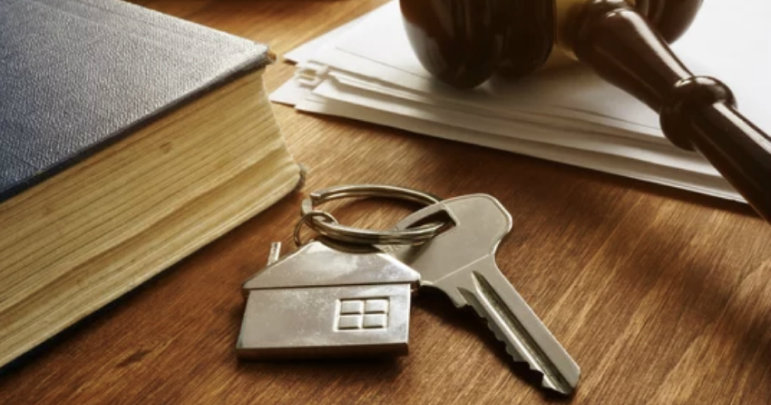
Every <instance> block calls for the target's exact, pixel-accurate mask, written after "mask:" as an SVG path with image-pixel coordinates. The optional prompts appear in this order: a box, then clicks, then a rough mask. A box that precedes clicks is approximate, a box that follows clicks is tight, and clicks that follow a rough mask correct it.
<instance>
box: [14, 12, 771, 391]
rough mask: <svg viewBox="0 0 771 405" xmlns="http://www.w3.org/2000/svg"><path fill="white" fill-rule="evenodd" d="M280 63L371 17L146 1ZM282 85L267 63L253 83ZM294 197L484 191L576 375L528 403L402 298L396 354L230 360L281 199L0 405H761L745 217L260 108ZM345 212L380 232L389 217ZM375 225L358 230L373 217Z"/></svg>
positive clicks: (763, 274) (482, 338)
mask: <svg viewBox="0 0 771 405" xmlns="http://www.w3.org/2000/svg"><path fill="white" fill-rule="evenodd" d="M142 3H144V4H145V5H147V6H149V7H151V8H154V9H158V10H161V11H164V12H167V13H170V14H174V15H178V16H180V17H182V18H186V19H189V20H192V21H196V22H199V23H202V24H205V25H209V26H212V27H215V28H219V29H222V30H225V31H229V32H232V33H234V34H237V35H241V36H244V37H247V38H253V39H255V40H259V41H263V42H268V43H269V44H270V45H271V46H272V48H273V50H274V51H275V52H276V53H278V54H282V53H284V52H286V51H288V50H290V49H292V48H294V47H295V46H297V45H299V44H301V43H303V42H304V41H306V40H308V39H311V38H312V37H314V36H316V35H318V34H321V33H323V32H325V31H326V30H328V29H330V28H333V27H335V26H337V25H339V24H341V23H343V22H345V21H348V20H350V19H352V18H354V17H356V16H359V15H361V14H363V13H364V12H366V11H368V10H370V9H372V8H374V7H375V6H377V5H379V4H382V3H383V1H382V0H338V1H333V0H315V1H300V0H291V1H290V0H261V1H257V0H254V1H235V0H234V1H213V0H197V1H182V0H179V1H162V0H157V1H152V0H146V1H143V2H142ZM291 74H292V67H291V66H289V65H286V64H284V63H277V64H275V65H274V66H272V67H270V68H269V71H268V73H267V75H266V85H267V87H268V89H269V90H273V89H276V88H277V87H278V86H279V85H280V84H282V83H283V82H284V81H285V80H287V79H288V78H289V77H290V76H291ZM274 109H275V112H276V115H277V117H278V120H279V123H280V125H281V126H282V127H283V130H284V134H285V135H286V138H287V141H288V143H289V145H290V149H291V150H292V152H293V153H294V154H295V156H296V157H297V159H298V160H299V161H301V162H303V163H304V164H305V165H307V166H308V167H309V168H310V175H309V177H308V182H307V185H306V187H305V191H310V190H314V189H318V188H322V187H326V186H331V185H337V184H346V183H363V182H373V183H391V184H399V185H404V186H409V187H414V188H419V189H423V190H427V191H431V192H433V193H435V194H438V195H441V196H455V195H460V194H465V193H473V192H486V193H491V194H493V195H495V196H496V197H497V198H499V199H500V200H501V201H502V202H503V204H504V205H505V206H506V207H507V208H508V209H509V210H510V211H511V212H512V214H513V216H514V219H515V227H514V230H513V232H512V233H511V234H510V235H509V237H508V238H507V239H505V240H504V242H503V244H502V245H501V247H500V252H499V254H498V262H499V264H500V267H501V268H502V269H503V271H504V272H505V273H506V275H507V276H508V278H509V279H510V280H511V281H512V283H513V284H514V285H515V286H516V288H517V289H518V290H519V292H520V293H521V294H522V295H523V296H524V297H525V298H526V299H527V301H528V302H529V303H530V305H531V306H532V308H533V309H534V310H535V312H536V313H537V314H539V315H540V316H541V318H542V319H543V320H544V322H545V323H546V324H547V325H548V327H549V328H550V329H551V330H552V332H553V333H554V334H555V335H556V336H557V337H558V339H559V340H560V341H561V342H562V343H563V345H564V346H565V347H566V348H567V350H568V351H569V352H570V353H571V354H572V355H573V357H574V358H575V359H576V361H577V362H578V363H579V364H580V366H581V368H582V379H581V383H580V385H579V388H578V390H577V392H576V394H575V396H574V397H573V398H569V399H559V398H555V397H550V396H544V395H543V394H542V392H541V391H540V390H538V389H537V388H536V385H537V384H536V383H534V382H533V379H532V375H531V374H530V373H528V372H527V371H526V370H525V368H524V367H520V366H512V364H511V362H510V361H509V360H510V359H509V358H508V357H507V355H506V353H505V351H504V350H503V346H502V344H500V343H499V342H498V341H496V340H495V339H494V338H493V337H492V334H491V333H489V332H488V330H487V329H486V327H485V326H484V324H483V323H482V322H480V321H479V320H478V319H477V318H476V317H475V316H474V315H473V314H472V313H471V312H469V311H458V310H455V309H454V308H453V307H452V305H451V304H450V303H449V301H448V300H447V299H446V298H445V297H443V296H441V295H439V294H431V293H421V294H420V295H419V296H418V297H416V299H415V300H414V308H413V310H412V317H413V318H412V323H411V328H412V330H411V333H410V335H411V336H410V339H411V342H410V354H409V355H408V356H405V357H402V358H398V359H393V360H385V361H383V360H381V361H371V360H360V361H297V362H274V363H270V362H241V361H238V360H237V359H236V356H235V354H234V351H233V347H234V344H235V339H236V335H237V332H238V328H239V323H240V319H241V315H242V311H243V299H242V296H241V292H240V289H239V288H240V285H241V283H242V282H243V281H244V280H245V279H246V278H247V277H248V276H250V275H251V274H252V273H254V272H255V271H256V270H258V269H259V268H261V266H262V265H263V263H264V261H265V258H266V255H267V251H268V247H269V243H270V241H272V240H276V239H278V240H283V241H284V242H285V243H286V245H287V246H289V245H290V234H291V227H292V225H293V224H294V222H295V221H296V220H297V218H298V216H297V213H298V209H299V202H300V201H301V199H302V198H303V194H301V193H300V194H295V195H292V196H289V197H287V198H285V199H284V200H282V201H281V202H279V203H278V204H276V205H275V206H273V207H272V208H270V209H269V210H267V211H266V212H264V213H262V214H260V215H259V216H257V217H255V218H254V219H252V220H251V221H249V222H247V223H246V224H244V225H243V226H241V227H239V228H238V229H236V230H235V231H233V232H231V233H229V234H228V235H226V236H225V237H223V238H222V239H220V240H218V241H216V242H214V243H212V244H211V245H209V246H207V247H206V248H204V249H202V250H201V251H199V252H198V253H196V254H194V255H193V256H191V257H190V258H188V259H186V260H184V261H182V262H181V263H179V264H178V265H176V266H174V267H173V268H171V269H169V270H168V271H166V272H165V273H164V274H163V275H162V276H160V277H157V278H155V279H154V280H152V281H151V282H149V283H147V284H145V285H144V286H143V287H141V288H139V289H137V290H136V291H134V292H132V293H130V294H128V296H126V297H125V298H123V299H121V300H119V301H118V302H117V303H115V304H114V305H111V306H109V307H108V308H106V309H104V310H102V311H100V312H99V313H97V314H95V315H94V316H91V317H90V318H89V319H87V320H86V321H85V322H81V323H79V324H78V325H77V326H75V327H73V328H71V329H69V330H68V331H66V332H65V333H63V334H61V335H60V336H59V337H57V338H56V339H54V340H53V341H52V342H49V343H47V344H45V345H44V346H43V347H42V348H39V349H37V350H36V351H35V352H33V353H32V354H30V355H28V356H26V357H25V358H24V360H23V361H21V362H19V363H17V364H16V365H15V366H14V367H12V368H10V369H6V370H4V371H3V375H2V376H0V403H8V404H19V403H61V402H63V401H65V402H71V403H83V402H98V403H113V402H117V403H163V404H168V403H228V404H229V403H243V402H253V403H298V402H314V403H315V402H324V403H331V402H332V403H333V402H338V403H350V402H355V401H356V402H366V403H369V402H377V403H395V402H407V403H423V402H426V403H480V402H485V403H500V402H504V401H505V402H515V403H526V404H530V403H541V402H554V401H557V402H559V401H563V402H574V403H597V404H634V403H646V402H650V403H673V402H679V403H683V402H684V403H737V404H739V403H740V404H768V403H771V282H769V280H771V227H769V226H768V225H766V224H765V223H764V222H763V221H762V220H760V219H759V218H757V217H756V216H755V215H754V214H753V213H752V212H751V211H750V210H749V208H747V207H745V206H742V205H739V204H734V203H729V202H724V201H720V200H716V199H712V198H707V197H702V196H697V195H694V194H690V193H686V192H681V191H677V190H672V189H668V188H664V187H659V186H654V185H649V184H644V183H641V182H636V181H632V180H626V179H622V178H619V177H614V176H610V175H605V174H601V173H596V172H593V171H588V170H582V169H577V168H574V167H569V166H563V165H559V164H555V163H550V162H546V161H542V160H538V159H532V158H528V157H524V156H519V155H514V154H510V153H504V152H500V151H495V150H491V149H485V148H481V147H475V146H469V145H463V144H459V143H452V142H448V141H442V140H436V139H432V138H428V137H423V136H419V135H416V134H411V133H407V132H404V131H398V130H394V129H389V128H383V127H378V126H374V125H369V124H362V123H358V122H354V121H349V120H342V119H334V118H327V117H316V116H311V115H305V114H299V113H296V112H295V111H293V110H292V109H290V108H288V107H284V106H275V107H274ZM381 206H382V205H381V204H380V203H372V202H369V203H367V202H365V203H359V204H353V205H352V206H350V207H348V208H347V209H346V210H345V211H339V213H338V214H339V215H340V217H341V219H342V220H343V221H345V222H347V223H355V224H358V225H362V226H371V227H381V228H385V227H388V226H390V224H392V223H394V222H395V221H396V220H397V218H398V217H399V215H401V214H403V213H404V212H405V210H404V207H390V206H386V207H387V208H381ZM373 210H374V212H375V214H373Z"/></svg>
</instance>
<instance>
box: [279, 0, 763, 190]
mask: <svg viewBox="0 0 771 405" xmlns="http://www.w3.org/2000/svg"><path fill="white" fill-rule="evenodd" d="M739 3H741V4H739ZM770 12H771V6H769V5H768V4H766V3H765V0H743V1H742V2H730V1H712V2H707V4H705V6H704V8H703V10H702V12H701V13H700V15H699V17H698V18H697V21H696V23H695V24H694V25H693V27H692V28H691V29H690V30H689V32H688V33H687V34H686V35H685V36H684V37H683V38H682V39H681V40H680V41H679V42H678V43H677V44H676V46H675V49H676V52H677V53H678V54H679V55H680V56H681V58H682V59H683V60H684V61H685V63H686V64H687V65H688V66H689V67H690V68H691V69H692V70H693V71H695V72H696V73H698V74H710V75H714V76H715V77H718V78H720V79H721V80H723V81H724V82H726V83H727V84H728V85H729V86H731V87H732V89H733V90H734V92H735V93H736V96H737V98H738V99H739V100H740V102H741V106H742V111H743V113H744V114H745V115H747V116H748V117H750V118H751V119H753V120H754V121H755V122H756V123H757V124H758V125H759V126H760V127H761V128H765V129H766V130H768V129H769V128H771V117H769V115H768V114H767V113H766V111H765V110H766V108H765V105H764V103H763V100H762V99H761V98H760V97H761V95H763V94H771V79H770V78H769V77H770V76H769V75H768V72H769V71H771V42H770V41H771V40H770V39H769V38H771V35H770V34H771V30H770V29H768V28H767V27H766V25H765V24H766V23H765V21H763V20H764V19H765V18H764V17H767V16H771V13H770ZM718 28H720V29H718ZM286 58H287V59H289V60H291V61H294V62H297V70H296V74H295V77H294V78H293V79H292V80H290V81H289V82H287V83H286V84H285V85H284V86H282V87H281V88H280V89H279V90H277V91H276V92H275V93H273V94H272V96H271V99H272V100H273V101H276V102H281V103H288V104H292V105H294V106H295V107H296V108H297V109H298V110H302V111H308V112H315V113H321V114H329V115H336V116H342V117H348V118H353V119H357V120H362V121H368V122H374V123H378V124H382V125H388V126H392V127H397V128H402V129H406V130H409V131H413V132H417V133H421V134H427V135H432V136H437V137H441V138H446V139H452V140H456V141H461V142H469V143H474V144H479V145H484V146H488V147H493V148H497V149H503V150H507V151H511V152H516V153H521V154H525V155H530V156H535V157H539V158H543V159H548V160H553V161H558V162H562V163H567V164H572V165H576V166H581V167H586V168H591V169H596V170H601V171H604V172H609V173H614V174H619V175H622V176H628V177H632V178H636V179H641V180H646V181H650V182H654V183H659V184H664V185H670V186H674V187H679V188H683V189H687V190H692V191H696V192H701V193H705V194H709V195H713V196H718V197H722V198H727V199H732V200H737V201H742V198H741V196H739V195H738V194H737V193H736V192H735V191H734V190H733V188H732V187H731V186H730V185H729V184H728V183H727V182H726V181H725V180H724V179H723V178H722V177H721V176H720V175H719V174H718V173H717V171H715V170H714V169H713V168H712V166H711V165H710V164H709V163H708V162H707V161H706V160H705V159H704V158H702V157H701V156H700V155H698V154H696V153H691V152H686V151H682V150H680V149H677V148H675V147H674V146H672V145H671V144H670V143H669V142H668V141H667V140H666V139H665V138H664V137H663V135H662V134H661V131H660V129H659V127H658V118H657V116H656V114H654V113H653V112H651V111H649V110H648V109H647V107H645V106H644V105H643V104H641V103H640V102H638V101H636V100H635V99H633V98H632V97H631V96H628V95H627V94H625V93H623V92H622V91H620V90H617V89H615V88H614V87H612V86H610V85H608V84H606V83H604V82H603V81H602V80H601V79H599V78H598V77H597V76H595V75H594V74H593V73H592V72H590V71H589V70H588V69H586V68H583V67H581V66H579V65H578V64H570V65H568V66H563V67H561V68H554V69H544V70H542V71H540V72H538V73H536V74H533V75H531V76H530V77H527V78H525V79H522V80H520V81H517V82H501V81H500V80H498V81H493V82H491V83H487V84H485V85H483V86H481V87H479V88H477V89H475V90H456V89H453V88H450V87H449V86H445V85H442V84H440V83H438V82H437V81H436V80H435V79H433V78H432V77H431V76H430V74H429V73H428V72H426V71H425V70H424V69H423V68H422V66H421V65H420V63H419V62H418V60H417V58H416V57H415V56H414V54H413V53H412V50H411V48H410V45H409V42H408V40H407V37H406V34H405V32H404V28H403V25H402V20H401V16H400V13H399V8H398V3H397V2H391V3H388V4H386V5H385V6H383V7H381V8H379V9H377V10H375V11H373V12H371V13H369V14H368V15H365V16H364V17H362V18H360V19H358V20H356V21H353V22H351V23H349V24H347V25H345V26H343V27H340V28H338V29H336V30H334V31H332V32H330V33H328V34H326V35H324V36H322V37H320V38H317V39H315V40H313V41H311V42H309V43H307V44H305V45H303V46H301V47H300V48H298V49H296V50H294V51H292V52H290V53H289V54H287V55H286Z"/></svg>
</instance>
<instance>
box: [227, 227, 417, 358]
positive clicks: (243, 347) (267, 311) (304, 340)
mask: <svg viewBox="0 0 771 405" xmlns="http://www.w3.org/2000/svg"><path fill="white" fill-rule="evenodd" d="M419 279H420V275H419V274H418V273H417V272H416V271H415V270H413V269H411V268H410V267H409V266H407V265H405V264H403V263H402V262H400V261H398V260H397V259H395V258H393V257H391V256H389V255H388V254H385V253H380V252H366V253H351V252H343V251H341V250H337V249H333V248H331V247H329V246H327V245H326V244H324V243H322V242H318V241H316V242H311V243H309V244H307V245H305V246H303V247H301V248H300V249H299V250H297V251H296V252H294V253H292V254H290V255H287V256H286V257H284V258H282V259H280V260H278V261H275V262H274V263H269V265H268V266H267V267H266V268H265V269H264V270H262V271H261V272H259V273H257V274H256V275H255V276H253V277H252V278H250V279H249V280H247V281H246V282H245V283H244V285H243V289H244V293H245V294H246V296H247V298H246V309H245V312H244V318H243V322H242V325H241V332H240V334H239V336H238V343H237V345H236V350H237V352H238V355H239V356H241V357H251V358H277V357H278V358H281V357H284V358H299V357H322V356H341V357H347V356H358V355H399V354H405V353H406V352H407V341H408V337H409V317H410V295H411V290H412V288H413V286H415V285H416V283H417V282H418V281H419Z"/></svg>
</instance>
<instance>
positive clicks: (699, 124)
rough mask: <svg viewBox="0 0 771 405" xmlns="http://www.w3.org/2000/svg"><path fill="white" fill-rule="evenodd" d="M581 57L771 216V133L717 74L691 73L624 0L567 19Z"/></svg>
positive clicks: (603, 0) (596, 1)
mask: <svg viewBox="0 0 771 405" xmlns="http://www.w3.org/2000/svg"><path fill="white" fill-rule="evenodd" d="M568 30H569V31H568V32H569V35H568V38H570V41H571V43H570V44H569V45H570V46H572V49H573V51H574V52H575V54H576V56H577V57H578V59H579V60H581V61H583V62H584V63H586V64H588V65H590V66H592V67H593V68H594V69H595V70H596V71H597V72H598V73H599V74H600V75H601V76H602V77H603V78H605V79H606V80H608V81H610V82H611V83H613V84H615V85H617V86H618V87H620V88H622V89H624V90H625V91H627V92H629V93H631V94H632V95H634V96H635V97H637V98H638V99H640V100H642V101H643V102H645V103H646V104H647V105H648V106H650V107H651V108H653V109H654V110H655V111H658V112H659V114H660V120H661V121H660V122H661V128H662V130H663V131H664V134H665V135H666V136H667V138H669V139H670V140H671V141H672V142H673V143H674V144H675V145H677V146H679V147H681V148H684V149H689V150H693V149H697V150H698V151H699V152H701V153H702V154H703V155H704V156H705V157H706V158H707V159H708V160H709V161H710V162H711V163H712V164H713V165H714V166H715V168H717V170H718V171H720V173H721V174H722V175H723V177H725V178H726V179H727V180H728V181H729V182H730V183H731V184H732V185H733V186H734V187H735V188H736V189H737V190H738V191H739V193H741V194H742V195H743V196H744V198H745V199H747V201H748V202H749V203H750V205H752V206H753V207H754V208H755V210H756V211H757V212H758V213H759V214H760V215H761V216H762V217H763V218H765V219H766V221H768V222H771V137H769V136H768V135H767V134H765V133H764V132H763V131H762V130H761V129H760V128H758V127H757V126H756V125H755V124H753V123H752V122H750V121H749V120H748V119H747V118H745V117H744V116H742V115H741V114H740V113H739V112H738V111H737V110H736V108H735V101H734V98H733V95H732V93H731V90H730V89H729V88H728V87H727V86H726V85H725V84H723V83H721V82H720V81H718V80H716V79H713V78H710V77H704V76H694V75H693V74H692V73H691V72H690V71H689V70H688V69H687V68H686V67H685V66H684V65H683V63H682V62H681V61H680V60H679V59H678V58H677V57H676V56H675V55H674V54H673V53H672V50H671V49H670V48H669V46H668V45H667V44H666V42H665V41H664V40H663V39H662V38H661V37H660V36H659V35H658V34H657V33H656V32H655V31H654V30H653V29H652V28H651V27H650V25H648V23H647V21H646V20H645V18H644V17H642V16H641V15H640V14H638V13H637V12H636V11H635V10H634V9H633V8H632V7H631V6H629V5H628V4H627V3H626V2H625V1H624V0H593V1H591V2H589V3H587V4H586V5H585V6H584V7H583V8H582V9H581V10H580V11H579V12H577V13H576V14H575V15H574V16H572V17H571V18H570V20H569V26H568Z"/></svg>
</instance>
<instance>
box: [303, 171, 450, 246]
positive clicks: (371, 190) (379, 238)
mask: <svg viewBox="0 0 771 405" xmlns="http://www.w3.org/2000/svg"><path fill="white" fill-rule="evenodd" d="M362 197H381V198H395V199H400V200H405V201H410V202H415V203H418V204H422V205H432V204H436V203H438V202H439V201H440V200H441V199H440V198H438V197H436V196H433V195H431V194H428V193H424V192H422V191H417V190H413V189H409V188H404V187H397V186H386V185H377V184H358V185H347V186H337V187H330V188H327V189H324V190H320V191H316V192H313V193H311V194H310V196H308V198H306V199H305V200H303V202H302V206H301V213H302V219H301V220H300V222H299V223H298V228H299V227H301V226H302V224H307V225H308V227H310V228H311V229H313V230H315V231H316V232H318V233H319V234H321V235H322V236H325V237H327V238H330V239H333V240H336V241H339V242H346V243H354V244H370V245H374V244H384V245H409V244H413V243H418V242H424V241H426V240H429V239H431V238H433V237H434V236H436V235H437V234H438V233H439V232H440V231H441V230H442V228H443V227H444V225H445V224H443V223H439V222H433V223H429V224H424V225H420V226H416V227H413V228H407V229H402V230H388V231H376V230H370V229H362V228H354V227H350V226H346V225H342V224H340V223H338V222H337V220H335V219H334V217H332V216H331V215H330V214H328V213H327V212H325V211H321V210H318V209H316V208H315V207H316V206H317V205H320V204H323V203H325V202H327V201H331V200H337V199H341V198H362ZM323 214H326V215H323ZM295 233H296V234H297V235H298V236H299V229H296V232H295ZM297 240H299V237H298V238H297V239H296V240H295V243H296V242H297Z"/></svg>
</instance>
